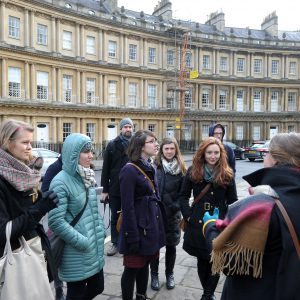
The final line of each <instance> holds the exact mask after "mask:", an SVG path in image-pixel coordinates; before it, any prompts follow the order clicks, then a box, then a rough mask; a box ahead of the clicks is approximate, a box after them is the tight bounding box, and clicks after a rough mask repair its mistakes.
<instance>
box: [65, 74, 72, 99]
mask: <svg viewBox="0 0 300 300" xmlns="http://www.w3.org/2000/svg"><path fill="white" fill-rule="evenodd" d="M63 99H64V102H67V103H71V102H72V76H71V75H66V74H64V75H63Z"/></svg>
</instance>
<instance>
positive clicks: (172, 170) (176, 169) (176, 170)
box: [161, 157, 182, 175]
mask: <svg viewBox="0 0 300 300" xmlns="http://www.w3.org/2000/svg"><path fill="white" fill-rule="evenodd" d="M161 161H162V165H163V168H164V171H165V173H169V174H171V175H178V174H180V173H181V172H182V170H181V168H180V165H179V163H178V160H177V158H176V157H174V158H173V159H172V160H171V161H167V160H166V159H164V158H163V157H162V158H161Z"/></svg>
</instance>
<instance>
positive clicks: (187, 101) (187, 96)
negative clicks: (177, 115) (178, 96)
mask: <svg viewBox="0 0 300 300" xmlns="http://www.w3.org/2000/svg"><path fill="white" fill-rule="evenodd" d="M192 98H193V97H192V90H189V91H186V92H185V93H184V107H185V108H191V107H192V101H193V99H192Z"/></svg>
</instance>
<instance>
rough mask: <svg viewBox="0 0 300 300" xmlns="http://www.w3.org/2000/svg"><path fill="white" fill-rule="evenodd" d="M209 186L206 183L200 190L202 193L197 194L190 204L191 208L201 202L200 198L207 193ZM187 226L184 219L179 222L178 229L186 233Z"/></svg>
mask: <svg viewBox="0 0 300 300" xmlns="http://www.w3.org/2000/svg"><path fill="white" fill-rule="evenodd" d="M210 186H211V183H208V184H207V185H206V186H205V187H204V188H203V189H202V191H201V192H200V193H199V195H198V196H197V197H196V198H195V199H194V201H193V203H192V207H194V206H195V205H196V204H197V203H198V202H199V201H200V200H201V198H202V197H203V196H204V195H205V194H206V193H207V192H208V190H209V188H210ZM187 226H188V221H187V220H186V219H184V218H182V219H181V221H180V224H179V227H180V228H181V230H182V231H183V232H184V231H186V228H187Z"/></svg>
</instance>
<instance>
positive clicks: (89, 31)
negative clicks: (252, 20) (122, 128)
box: [0, 0, 300, 145]
mask: <svg viewBox="0 0 300 300" xmlns="http://www.w3.org/2000/svg"><path fill="white" fill-rule="evenodd" d="M0 2H1V6H0V20H1V28H0V62H1V64H0V80H1V85H0V121H2V120H4V119H6V118H17V119H20V120H24V121H27V122H30V123H32V124H33V125H34V127H35V128H36V131H35V140H36V141H37V142H40V143H54V144H55V143H61V142H63V140H64V139H65V137H66V136H67V135H68V134H70V133H71V132H82V133H85V134H88V135H89V136H90V137H91V138H92V140H93V141H94V142H95V143H102V142H104V141H107V140H109V139H111V138H113V137H114V136H116V135H117V134H118V132H119V128H118V124H119V121H120V120H121V119H122V118H123V117H125V116H126V117H130V118H132V120H133V121H134V124H135V130H138V129H149V130H151V131H153V132H154V133H155V134H156V135H157V137H158V138H159V139H161V138H163V137H165V136H172V135H174V136H175V137H177V138H180V140H181V141H187V142H189V141H191V142H192V143H194V144H195V145H197V144H198V143H199V141H201V140H202V139H203V138H205V137H206V136H207V135H208V128H209V125H210V124H211V123H212V122H221V123H222V124H223V125H224V126H225V127H226V131H227V134H226V138H227V139H228V140H234V141H237V142H239V143H243V142H246V141H247V142H249V141H251V140H261V139H269V138H270V137H272V135H274V134H275V133H277V132H288V131H299V130H300V121H299V120H300V119H299V116H300V114H299V96H300V95H299V76H300V68H299V64H300V59H299V53H300V52H299V50H300V32H296V31H295V32H280V31H279V30H278V25H277V24H278V18H277V16H276V15H275V14H274V13H273V14H271V15H269V16H267V17H266V19H265V20H264V23H263V24H264V27H263V25H262V29H261V30H251V29H239V28H227V27H225V19H224V14H223V13H215V14H212V15H211V16H210V19H209V20H208V21H207V22H206V23H205V24H199V23H196V22H184V21H180V20H174V19H172V10H171V3H170V2H169V1H166V0H163V1H160V2H159V3H158V5H157V6H156V7H155V9H154V13H153V15H146V14H144V13H143V12H133V11H128V10H126V9H125V8H123V7H122V8H119V7H118V6H117V1H101V2H95V1H92V0H90V1H82V4H81V5H79V4H78V2H80V1H56V0H53V1H46V0H44V1H21V0H15V1H14V0H12V1H6V0H4V1H3V0H2V1H0ZM183 32H188V34H189V36H190V38H189V45H188V46H189V47H188V48H189V50H188V53H187V56H186V65H187V67H188V68H189V69H190V70H198V71H199V77H198V78H196V79H191V80H188V81H187V82H186V92H185V98H184V105H185V116H184V120H182V121H183V122H182V123H181V124H178V117H179V104H178V101H179V95H178V92H176V90H177V88H176V87H177V83H178V72H179V70H178V69H179V65H180V56H181V50H180V49H181V45H182V33H183Z"/></svg>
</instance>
